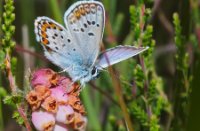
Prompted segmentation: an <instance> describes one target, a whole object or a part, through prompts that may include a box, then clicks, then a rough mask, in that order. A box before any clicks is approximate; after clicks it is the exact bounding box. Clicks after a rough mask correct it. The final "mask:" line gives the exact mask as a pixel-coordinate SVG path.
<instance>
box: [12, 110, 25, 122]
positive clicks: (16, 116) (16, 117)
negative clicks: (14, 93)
mask: <svg viewBox="0 0 200 131" xmlns="http://www.w3.org/2000/svg"><path fill="white" fill-rule="evenodd" d="M12 118H14V119H15V120H16V121H17V123H18V124H19V125H23V124H24V119H23V118H22V117H21V116H20V114H19V112H17V111H15V112H14V113H13V116H12Z"/></svg>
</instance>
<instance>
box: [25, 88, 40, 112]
mask: <svg viewBox="0 0 200 131" xmlns="http://www.w3.org/2000/svg"><path fill="white" fill-rule="evenodd" d="M41 99H42V98H41V97H40V95H39V94H38V93H37V92H36V91H34V90H32V91H30V92H29V93H28V94H27V95H26V100H27V102H28V103H29V104H30V106H31V109H32V110H33V111H34V110H36V109H38V108H39V107H40V104H41Z"/></svg>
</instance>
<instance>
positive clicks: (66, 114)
mask: <svg viewBox="0 0 200 131" xmlns="http://www.w3.org/2000/svg"><path fill="white" fill-rule="evenodd" d="M56 121H58V122H61V123H65V124H69V123H72V122H73V121H74V110H73V108H72V107H71V106H69V105H67V106H66V105H60V106H59V107H58V112H57V114H56Z"/></svg>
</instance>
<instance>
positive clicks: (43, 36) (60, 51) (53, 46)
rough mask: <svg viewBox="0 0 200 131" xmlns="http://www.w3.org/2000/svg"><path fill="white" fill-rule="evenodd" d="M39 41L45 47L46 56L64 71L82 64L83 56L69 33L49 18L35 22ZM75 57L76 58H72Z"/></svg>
mask: <svg viewBox="0 0 200 131" xmlns="http://www.w3.org/2000/svg"><path fill="white" fill-rule="evenodd" d="M35 33H36V38H37V41H39V42H40V43H41V44H42V46H43V47H44V51H45V56H46V57H47V58H48V59H49V60H50V61H52V62H53V63H54V64H56V65H58V66H60V67H61V68H63V69H67V68H68V67H70V66H72V65H77V64H81V59H82V58H81V57H82V56H81V54H80V53H79V49H76V48H75V47H74V45H75V44H76V43H75V42H74V41H73V38H72V36H71V34H70V33H69V31H68V30H67V29H65V28H64V27H63V26H62V25H60V24H58V23H57V22H55V21H54V20H52V19H50V18H48V17H38V18H37V19H36V20H35ZM72 56H74V57H72Z"/></svg>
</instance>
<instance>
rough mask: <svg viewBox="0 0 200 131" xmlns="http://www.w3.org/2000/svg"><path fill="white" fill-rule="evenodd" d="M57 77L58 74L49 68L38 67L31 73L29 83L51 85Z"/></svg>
mask: <svg viewBox="0 0 200 131" xmlns="http://www.w3.org/2000/svg"><path fill="white" fill-rule="evenodd" d="M58 79H59V78H58V75H57V74H56V73H55V72H54V71H52V70H51V69H40V70H38V71H36V72H35V73H34V74H33V76H32V80H31V85H32V87H35V86H37V85H43V86H45V87H51V86H52V85H56V84H57V82H58Z"/></svg>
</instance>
